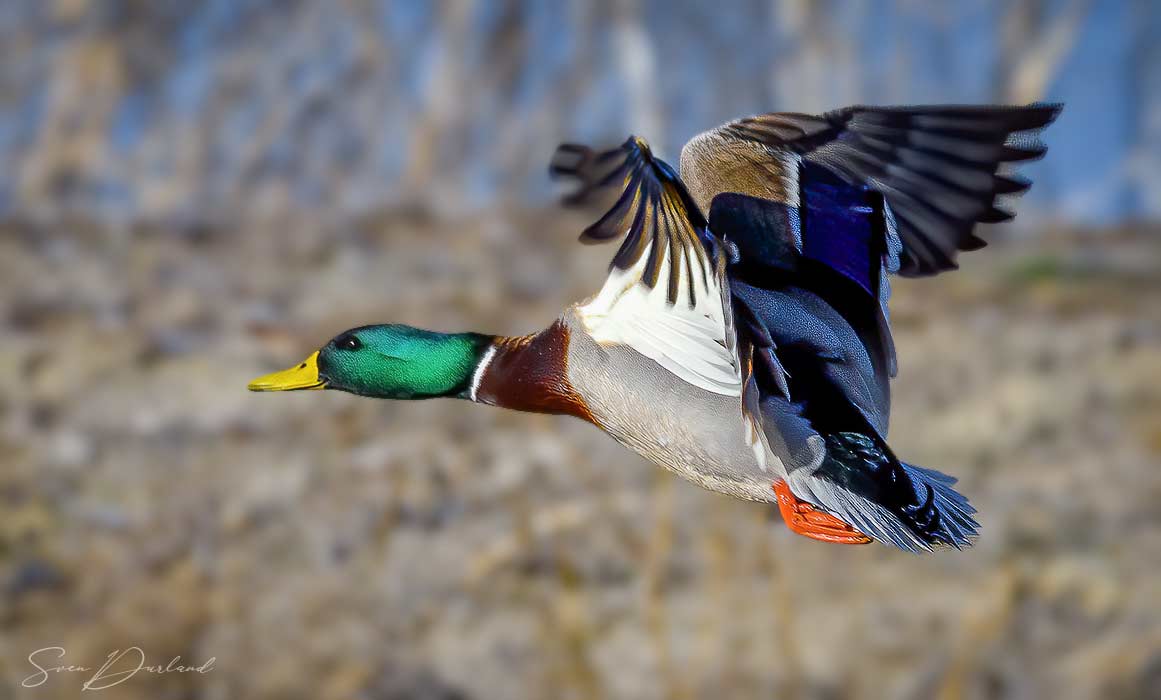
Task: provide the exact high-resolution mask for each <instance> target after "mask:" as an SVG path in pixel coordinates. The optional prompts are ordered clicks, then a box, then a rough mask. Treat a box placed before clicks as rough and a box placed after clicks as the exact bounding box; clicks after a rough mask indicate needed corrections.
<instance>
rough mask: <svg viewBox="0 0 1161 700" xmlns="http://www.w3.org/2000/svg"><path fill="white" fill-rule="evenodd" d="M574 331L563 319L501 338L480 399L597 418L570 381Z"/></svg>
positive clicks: (480, 389)
mask: <svg viewBox="0 0 1161 700" xmlns="http://www.w3.org/2000/svg"><path fill="white" fill-rule="evenodd" d="M568 343H569V330H568V328H567V327H566V326H565V325H564V324H563V323H561V322H560V321H556V322H554V323H553V324H552V325H551V326H549V327H548V328H546V329H544V330H543V331H541V332H539V333H535V334H533V335H526V336H520V337H502V338H497V339H496V344H495V353H494V354H493V356H492V358H491V360H490V361H489V363H488V365H487V366H486V367H485V368H484V370H483V375H482V376H481V377H480V384H479V387H478V388H477V390H476V400H477V401H479V402H481V403H488V404H492V405H495V406H501V407H504V408H511V409H515V410H517V411H529V412H533V413H555V414H565V415H569V416H576V417H577V418H581V419H583V420H586V421H589V422H590V423H592V422H594V421H593V416H592V414H591V413H590V412H589V409H588V407H587V406H586V405H585V402H584V400H583V399H581V397H580V395H579V394H578V393H577V392H576V390H575V389H574V388H573V386H572V384H570V383H569V381H568Z"/></svg>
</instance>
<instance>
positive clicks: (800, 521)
mask: <svg viewBox="0 0 1161 700" xmlns="http://www.w3.org/2000/svg"><path fill="white" fill-rule="evenodd" d="M774 494H775V495H776V496H777V498H778V510H779V511H780V512H781V513H782V519H783V520H785V521H786V527H788V528H790V531H791V532H796V533H798V534H799V535H805V536H806V537H809V538H811V539H814V540H821V541H823V542H835V543H838V544H867V543H868V542H870V541H871V538H870V537H867V536H866V535H864V534H863V533H861V532H859V531H858V530H856V529H854V528H853V527H851V526H850V525H847V524H846V523H844V522H843V521H841V520H839V519H838V518H836V517H834V516H833V515H831V514H830V513H824V512H822V511H820V510H817V509H815V507H814V506H812V505H810V504H809V503H807V502H806V501H800V500H799V499H798V498H797V497H796V496H795V495H794V494H792V493H790V486H789V485H787V483H786V481H784V480H782V479H779V480H778V481H775V482H774Z"/></svg>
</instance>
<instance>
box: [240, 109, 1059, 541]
mask: <svg viewBox="0 0 1161 700" xmlns="http://www.w3.org/2000/svg"><path fill="white" fill-rule="evenodd" d="M1059 109H1060V108H1059V106H1056V105H1030V106H1027V107H984V106H981V107H959V106H935V107H848V108H846V109H841V110H836V111H833V112H828V113H826V114H823V115H820V116H811V115H806V114H790V113H778V114H766V115H762V116H758V117H752V118H748V119H742V120H739V121H735V122H731V123H729V124H726V125H724V126H721V127H719V128H717V129H713V130H711V131H708V132H705V133H703V134H700V135H699V136H697V137H695V138H694V139H693V140H691V141H690V142H689V143H687V144H686V145H685V147H684V148H683V149H682V151H681V174H680V176H679V175H678V173H677V172H676V171H674V169H673V168H671V167H670V166H669V165H668V164H666V163H665V162H663V161H661V160H659V159H657V158H656V157H654V156H653V154H652V153H651V152H650V150H649V147H648V146H647V145H646V143H645V142H644V141H643V140H641V139H639V138H630V139H629V140H627V141H626V142H625V143H624V144H622V145H621V146H620V147H619V148H616V149H613V150H609V151H605V152H594V151H592V150H590V149H588V148H585V147H581V146H574V145H564V146H561V147H560V148H559V149H558V151H557V153H556V155H555V156H554V159H553V165H552V171H553V172H554V173H555V174H557V175H561V176H569V177H572V178H575V179H576V180H578V181H579V183H580V188H579V190H578V191H577V192H576V193H575V194H574V195H572V196H571V197H569V201H572V202H580V201H583V200H586V199H588V198H589V196H590V195H591V194H593V193H594V192H596V191H598V190H600V189H602V188H606V187H610V188H616V187H619V188H620V195H619V198H618V199H617V200H616V204H614V205H613V207H612V208H611V209H610V210H609V211H608V213H606V214H605V215H604V216H603V217H602V218H601V219H600V220H599V221H597V222H596V223H595V224H593V225H592V226H590V227H589V228H588V229H586V230H585V231H584V233H583V234H582V235H581V240H582V241H584V242H589V243H599V242H603V241H608V240H613V239H617V238H623V240H622V242H621V246H620V248H619V249H618V251H617V254H616V256H615V257H614V258H613V262H612V265H611V268H610V272H609V276H608V278H607V279H606V280H605V283H604V286H603V287H601V289H600V291H598V292H597V294H596V295H595V296H593V297H592V298H590V299H588V300H586V301H584V302H582V303H579V304H575V305H573V306H570V307H569V308H567V309H565V311H564V313H563V314H561V316H560V317H559V318H558V319H557V320H556V321H555V322H553V323H552V325H550V326H549V327H548V328H546V329H545V330H543V331H540V332H539V333H534V334H531V335H527V336H522V337H502V336H493V335H484V334H479V333H457V334H443V333H435V332H432V331H426V330H420V329H417V328H411V327H409V326H402V325H375V326H364V327H361V328H354V329H351V330H349V331H346V332H344V333H342V334H340V335H339V336H338V337H336V338H335V339H333V340H331V341H330V342H329V343H327V344H326V345H324V346H323V347H322V348H321V349H320V350H317V351H316V352H314V353H313V354H311V355H310V357H308V358H307V359H306V361H305V362H303V363H302V364H299V365H298V366H297V367H294V368H291V369H288V370H285V371H283V372H277V373H274V374H271V375H268V376H265V377H262V378H259V379H256V380H254V381H253V382H252V383H251V384H250V389H252V390H254V391H283V390H289V389H324V388H325V389H338V390H341V391H348V392H351V393H354V394H360V395H363V396H372V397H379V398H390V399H424V398H435V397H455V398H463V399H468V400H470V401H475V402H477V403H485V404H492V405H494V406H503V407H507V408H513V409H516V410H520V411H534V412H541V413H563V414H568V415H573V416H576V417H578V418H582V419H584V420H586V421H589V422H591V423H594V424H596V425H597V426H599V427H600V428H601V429H603V430H604V431H605V432H607V433H609V434H610V435H612V436H613V437H614V438H615V439H616V440H617V441H619V442H620V443H622V444H623V445H625V446H626V447H629V448H630V449H632V450H634V451H636V452H638V453H639V454H641V455H643V456H645V457H646V458H648V459H649V460H651V461H653V462H656V463H657V464H660V465H662V466H665V467H667V468H669V469H671V470H673V471H675V472H677V473H678V474H680V475H681V476H684V477H686V478H688V479H691V480H692V481H695V482H697V483H698V484H700V485H702V486H704V487H706V488H708V489H712V490H714V491H721V492H723V493H727V494H731V495H733V496H738V497H741V498H747V499H753V500H757V501H767V502H777V503H778V506H779V509H780V511H781V513H782V515H783V517H784V518H785V519H786V522H787V524H788V525H789V527H790V528H791V530H793V531H794V532H797V533H800V534H803V535H806V536H808V537H813V538H815V539H820V540H825V541H830V542H844V543H852V544H854V543H863V542H869V541H870V540H871V539H876V540H881V541H883V542H887V543H890V544H893V545H895V546H897V547H899V548H901V549H905V550H908V551H912V552H917V551H925V550H930V549H931V548H932V547H933V546H935V545H951V546H954V547H961V546H964V545H967V544H970V542H971V540H972V539H973V538H974V537H975V535H976V534H977V531H978V525H977V523H976V521H975V520H974V519H973V518H972V513H974V512H975V509H974V508H972V507H971V506H970V505H969V504H968V502H967V499H966V498H964V497H963V496H962V495H961V494H959V493H957V492H956V491H955V490H954V489H953V488H952V484H953V483H954V482H955V479H953V478H952V477H949V476H947V475H945V474H942V473H940V472H937V471H934V470H930V469H924V468H922V467H916V466H913V465H910V464H907V463H905V462H902V461H900V460H899V459H898V458H897V457H896V456H895V454H894V453H893V452H892V451H891V449H890V448H889V447H888V446H887V441H886V436H887V419H888V413H889V405H890V399H889V380H890V378H891V377H893V376H894V375H895V370H896V366H895V351H894V346H893V342H892V339H891V330H890V326H889V325H888V320H887V299H888V296H889V289H888V282H887V276H888V275H889V274H898V275H903V276H906V277H919V276H926V275H934V274H937V273H939V272H942V271H944V270H950V269H954V268H955V267H956V264H955V258H956V255H957V253H958V251H961V250H975V249H977V248H980V247H982V246H983V245H984V241H982V240H981V239H979V238H977V237H976V236H975V235H974V234H973V229H974V228H975V225H976V223H978V222H986V223H990V222H998V221H1006V220H1008V219H1011V218H1012V214H1011V213H1009V212H1007V211H1005V210H1003V209H1000V208H998V207H997V206H996V200H997V198H998V197H1000V196H1002V195H1014V194H1019V193H1021V192H1023V191H1025V190H1026V189H1027V188H1028V186H1029V183H1028V181H1026V180H1023V179H1019V178H1017V177H1015V176H1012V175H1010V174H1005V173H1001V172H1000V169H1001V166H1002V165H1003V164H1004V163H1011V162H1017V161H1024V160H1029V159H1032V158H1037V157H1039V156H1041V155H1043V153H1044V150H1045V149H1044V147H1043V146H1042V145H1041V144H1040V143H1039V142H1038V141H1037V140H1036V139H1035V136H1034V133H1033V132H1034V131H1035V130H1038V129H1041V128H1042V127H1044V126H1046V125H1047V124H1049V123H1050V122H1051V121H1052V120H1053V119H1054V118H1055V117H1056V115H1057V113H1058V112H1059ZM707 213H708V220H707Z"/></svg>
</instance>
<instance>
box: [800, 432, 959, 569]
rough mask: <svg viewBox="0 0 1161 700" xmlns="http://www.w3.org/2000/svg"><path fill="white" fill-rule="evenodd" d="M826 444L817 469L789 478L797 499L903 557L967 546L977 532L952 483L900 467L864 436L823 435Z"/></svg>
mask: <svg viewBox="0 0 1161 700" xmlns="http://www.w3.org/2000/svg"><path fill="white" fill-rule="evenodd" d="M816 439H817V438H816ZM825 444H826V452H825V454H824V456H823V457H822V460H821V462H820V463H819V464H818V466H817V467H815V468H813V469H810V468H804V469H798V470H795V471H793V472H791V474H790V475H789V477H788V481H789V483H790V486H791V489H792V490H793V491H794V492H795V494H796V495H798V497H799V498H803V499H806V500H808V501H811V502H813V503H815V504H817V505H819V506H822V507H823V508H824V509H826V510H827V511H829V512H830V513H832V514H833V515H835V516H836V517H838V518H840V519H841V520H843V521H845V522H847V523H849V524H850V525H852V526H853V527H855V528H856V529H858V530H859V531H860V532H862V533H863V534H865V535H867V536H869V537H872V538H874V539H877V540H880V541H882V542H886V543H889V544H892V545H894V546H896V547H898V548H900V549H902V550H905V551H908V552H926V551H931V549H932V548H933V547H935V546H938V545H950V546H952V547H955V548H957V549H958V548H961V547H966V546H970V545H971V543H972V540H973V538H974V537H975V536H976V535H977V534H978V533H979V524H978V523H976V521H975V519H974V518H973V517H972V514H973V513H975V512H976V510H975V508H973V507H972V506H971V504H969V503H968V500H967V498H965V497H964V496H963V495H962V494H960V493H959V492H957V491H956V490H955V489H954V488H952V485H953V484H954V483H955V479H954V478H952V477H950V476H948V475H946V474H943V473H941V472H938V471H935V470H933V469H925V468H923V467H916V466H913V465H910V464H905V463H903V462H900V461H899V460H897V459H896V458H895V457H894V455H892V454H891V453H890V451H889V450H887V449H886V447H885V446H884V445H881V444H879V443H877V441H875V440H873V439H871V438H869V437H867V436H865V435H859V434H856V433H837V434H834V435H828V436H827V437H826V439H825Z"/></svg>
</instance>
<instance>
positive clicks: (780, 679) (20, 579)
mask: <svg viewBox="0 0 1161 700" xmlns="http://www.w3.org/2000/svg"><path fill="white" fill-rule="evenodd" d="M1037 100H1051V101H1063V102H1065V103H1066V109H1065V111H1064V113H1063V115H1062V116H1061V117H1060V119H1059V121H1058V122H1057V123H1056V124H1055V125H1053V126H1052V127H1051V128H1050V129H1049V130H1048V131H1047V132H1046V133H1045V135H1044V138H1045V141H1046V142H1047V143H1048V144H1049V153H1048V156H1047V158H1046V159H1044V160H1043V161H1040V162H1037V163H1033V164H1030V165H1028V166H1027V167H1026V168H1024V170H1023V172H1024V173H1025V174H1027V175H1029V176H1030V177H1032V178H1033V179H1034V180H1035V182H1036V184H1035V186H1034V187H1033V189H1032V191H1031V192H1030V193H1029V194H1028V195H1027V196H1026V197H1025V198H1024V199H1023V200H1021V201H1020V202H1019V203H1018V207H1017V210H1018V212H1019V217H1018V218H1017V220H1016V221H1015V222H1014V223H1013V224H1010V225H1007V226H1004V227H990V228H989V229H987V230H985V231H984V236H985V237H986V238H988V239H989V240H990V241H991V242H992V245H991V246H989V247H988V248H987V249H985V250H983V251H981V252H978V253H973V254H970V255H967V256H964V257H963V258H961V262H962V268H963V269H962V270H961V271H960V272H957V273H954V274H948V275H944V276H940V277H938V278H936V279H929V280H918V281H912V280H901V281H899V282H898V283H897V284H895V289H896V298H895V299H894V302H893V320H894V323H895V328H896V343H897V345H898V348H899V356H900V365H901V372H900V376H899V379H898V382H897V383H896V393H895V403H894V406H895V413H894V416H893V422H892V428H893V430H892V436H891V438H892V443H893V444H894V446H895V448H896V451H897V452H899V453H900V454H901V455H902V456H903V457H904V458H906V459H908V461H911V462H915V463H918V464H924V465H928V466H932V467H936V468H939V469H941V470H944V471H947V472H949V473H952V474H956V475H958V476H959V477H960V478H961V484H960V485H961V487H962V490H963V491H964V492H965V493H966V494H968V495H969V497H970V498H971V499H972V501H973V503H975V505H976V506H977V507H978V508H979V509H980V515H979V519H980V522H981V523H982V525H983V533H982V537H981V539H980V540H979V542H978V544H977V545H976V546H975V547H974V548H973V549H971V550H968V551H964V552H944V553H939V554H936V555H930V556H924V557H915V556H909V555H905V554H902V553H899V552H896V551H892V550H889V549H887V548H886V547H883V546H878V545H876V546H870V547H861V548H844V547H838V546H831V545H825V544H821V543H818V542H813V541H810V540H807V539H804V538H801V537H797V536H794V535H791V534H790V533H789V532H788V531H787V530H786V528H785V527H784V526H783V525H782V523H781V521H780V520H779V519H778V517H777V515H776V514H775V513H774V512H772V509H771V508H769V507H768V506H762V505H757V504H751V503H743V502H740V501H733V500H730V499H728V498H725V497H722V496H718V495H715V494H711V493H707V492H704V491H702V490H700V489H698V488H697V487H695V486H693V485H691V484H687V483H685V482H682V481H678V480H676V479H675V478H673V477H671V476H669V475H668V474H666V473H663V472H662V471H661V470H659V469H656V468H653V467H650V466H649V465H647V464H645V463H644V462H642V460H640V459H638V458H637V457H635V456H633V455H631V454H629V453H628V452H627V451H625V450H623V449H621V448H620V447H619V446H617V445H616V444H614V443H613V442H612V440H610V439H608V438H607V437H605V436H604V435H602V434H600V433H599V431H597V430H596V429H595V428H593V427H591V426H587V425H583V424H581V423H580V422H578V421H573V420H570V419H565V418H557V417H547V416H529V415H520V414H515V413H509V412H505V411H501V410H496V409H487V408H482V407H475V406H471V405H469V404H467V403H466V402H455V401H431V402H422V403H389V402H376V401H370V400H365V399H358V398H356V397H352V396H347V395H340V394H330V393H306V394H289V395H257V394H249V393H247V392H246V391H245V384H246V381H247V380H248V379H250V378H251V377H253V376H255V375H257V374H260V373H264V372H267V371H270V370H272V369H277V368H281V367H284V366H287V365H289V364H291V363H294V362H297V361H299V360H301V358H302V357H303V356H305V354H307V353H308V352H309V351H310V350H312V349H314V348H316V347H317V346H319V345H320V344H321V343H322V342H323V341H325V340H326V339H328V338H330V337H331V336H332V335H334V334H335V333H337V332H338V331H340V330H343V329H345V328H347V327H350V326H353V325H360V324H363V323H368V322H377V321H379V322H382V321H395V322H404V323H412V324H415V325H422V326H426V327H431V328H435V329H439V330H448V331H453V330H468V329H475V330H481V331H485V332H506V333H525V332H530V331H532V330H535V329H538V328H540V327H543V326H544V325H546V324H547V323H549V322H550V321H551V319H552V318H553V317H554V316H555V315H556V314H557V313H558V312H559V310H560V309H561V308H562V307H563V306H564V305H566V304H568V303H570V302H572V301H576V300H578V299H581V298H583V297H585V296H587V295H589V294H591V293H593V292H594V291H595V290H596V289H597V287H598V286H599V284H600V282H601V280H602V279H603V274H604V270H605V267H606V265H607V263H608V260H609V258H610V257H611V255H612V253H613V249H612V248H611V247H600V248H588V247H586V248H582V247H581V246H579V245H577V244H576V242H575V238H576V235H577V234H578V233H579V232H580V230H581V229H582V228H583V226H584V225H585V224H586V222H587V221H589V220H590V219H591V215H586V214H584V213H577V212H564V211H561V210H559V209H558V208H556V207H555V205H554V196H555V193H554V190H553V188H552V187H551V184H550V182H549V181H548V179H547V177H546V172H545V171H546V168H545V166H546V164H547V159H548V157H549V155H550V154H551V153H552V151H553V148H554V147H555V145H556V144H557V143H558V142H559V141H562V140H581V141H589V142H596V143H612V142H619V141H620V140H622V139H623V138H624V137H625V135H626V134H628V133H630V132H633V133H637V134H639V135H642V136H645V137H646V138H648V139H649V140H650V142H652V143H653V144H654V146H655V148H656V150H658V151H659V152H660V154H661V155H662V157H666V158H669V159H670V160H671V161H672V162H675V161H676V156H677V154H678V152H679V149H680V146H681V144H682V143H683V142H684V141H685V140H686V139H687V138H689V137H690V136H692V135H693V134H695V133H697V132H698V131H701V130H703V129H706V128H710V127H712V126H715V125H717V124H718V123H720V122H723V121H727V120H729V119H732V118H735V117H738V116H742V115H745V114H749V113H756V112H763V111H771V110H784V111H805V112H814V111H822V110H826V109H830V108H835V107H840V106H843V105H846V104H852V103H859V102H864V103H879V104H888V103H908V102H910V103H933V102H955V103H964V102H968V103H973V102H1013V103H1026V102H1032V101H1037ZM0 163H3V169H2V172H0V338H2V340H0V699H6V698H8V697H19V698H24V697H27V698H73V697H76V696H77V695H78V694H79V690H80V684H81V683H82V682H83V680H84V679H85V677H87V676H86V674H68V673H62V674H56V675H53V676H52V677H50V678H49V679H48V680H47V681H46V682H45V683H44V684H43V685H41V686H40V687H37V688H32V689H25V688H21V681H22V680H23V679H26V678H27V677H29V676H30V675H32V674H33V673H34V671H35V669H34V668H33V667H32V666H31V665H30V664H29V663H28V661H27V656H28V654H29V653H30V652H33V651H34V650H36V649H40V648H42V647H49V646H60V647H63V648H65V650H66V654H67V655H66V657H65V658H64V659H63V661H61V662H60V663H74V664H79V665H93V666H99V665H100V663H101V662H102V661H103V660H104V659H105V657H106V655H107V654H108V653H110V652H111V651H113V650H115V649H119V648H125V647H127V646H131V645H137V646H139V647H141V649H142V650H143V651H144V652H145V654H146V657H147V660H148V663H157V664H165V663H167V662H168V660H169V659H171V658H172V657H174V656H175V655H181V657H182V659H183V660H184V661H185V662H188V663H190V664H191V665H192V664H201V663H202V662H204V661H205V660H206V659H208V658H210V657H214V658H215V659H216V660H215V662H214V666H213V668H212V670H211V671H210V672H208V673H206V674H204V675H199V674H176V673H170V674H146V673H144V672H142V673H140V674H138V675H137V676H136V677H133V678H131V679H128V680H126V681H125V682H124V683H122V684H120V685H118V686H116V687H114V688H110V689H108V690H104V691H102V692H103V693H105V696H106V697H110V698H113V697H115V698H151V699H156V698H197V699H202V698H207V699H234V698H286V699H294V698H304V699H306V698H309V699H311V700H326V699H329V698H359V699H365V700H398V699H402V698H423V699H432V700H437V699H452V698H456V699H463V700H467V699H474V698H502V699H505V700H520V699H524V698H530V699H535V698H577V699H581V700H584V699H588V698H602V697H609V698H644V699H654V698H656V699H670V698H673V699H686V698H689V699H692V698H703V697H710V698H720V697H762V698H818V699H820V700H822V699H825V700H829V699H841V698H864V697H874V698H916V699H919V698H941V699H947V700H956V699H960V698H964V699H972V698H1040V697H1055V698H1097V697H1099V698H1158V697H1161V506H1159V505H1158V504H1159V503H1161V224H1159V222H1161V4H1159V3H1157V2H1155V1H1153V0H1034V1H1031V2H1016V3H1009V2H999V1H998V0H995V1H994V0H986V1H984V2H976V3H928V2H919V1H918V0H895V1H887V0H878V1H871V0H867V1H864V2H849V3H847V2H825V1H820V2H810V1H808V0H798V1H794V0H788V1H785V2H773V1H769V0H767V1H762V2H759V1H756V0H755V1H750V2H737V3H721V2H717V3H694V2H674V1H672V0H648V1H640V2H638V1H634V0H602V1H594V2H572V3H564V2H561V3H547V2H534V1H531V0H528V1H522V0H507V1H502V0H499V1H496V2H486V1H484V0H463V1H462V2H450V1H449V2H430V3H429V2H373V1H371V0H333V1H326V0H296V1H285V2H273V1H265V2H263V1H258V0H254V1H249V0H205V1H203V2H183V1H179V0H173V1H164V2H163V1H160V0H121V1H111V0H110V1H99V0H6V1H5V2H3V3H0ZM44 660H45V661H46V662H47V661H50V660H52V659H51V658H46V659H44Z"/></svg>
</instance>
